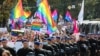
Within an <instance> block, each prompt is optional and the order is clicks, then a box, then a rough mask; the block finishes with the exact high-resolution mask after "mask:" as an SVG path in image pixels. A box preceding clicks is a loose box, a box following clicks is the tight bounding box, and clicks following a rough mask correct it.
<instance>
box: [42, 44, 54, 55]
mask: <svg viewBox="0 0 100 56" xmlns="http://www.w3.org/2000/svg"><path fill="white" fill-rule="evenodd" d="M43 49H46V50H50V51H51V52H52V56H54V54H55V52H54V48H53V47H52V46H51V45H49V44H48V45H43Z"/></svg>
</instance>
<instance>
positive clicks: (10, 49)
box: [2, 39, 16, 56]
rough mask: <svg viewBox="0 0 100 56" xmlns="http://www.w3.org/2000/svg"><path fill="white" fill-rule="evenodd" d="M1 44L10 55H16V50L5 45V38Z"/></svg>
mask: <svg viewBox="0 0 100 56" xmlns="http://www.w3.org/2000/svg"><path fill="white" fill-rule="evenodd" d="M2 45H3V48H4V49H6V50H8V51H10V53H11V54H12V56H16V52H15V50H14V49H13V48H10V47H8V46H7V39H2Z"/></svg>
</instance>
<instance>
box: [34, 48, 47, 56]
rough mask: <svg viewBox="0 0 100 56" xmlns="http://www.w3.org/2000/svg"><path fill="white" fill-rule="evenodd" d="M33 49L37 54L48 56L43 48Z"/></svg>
mask: <svg viewBox="0 0 100 56" xmlns="http://www.w3.org/2000/svg"><path fill="white" fill-rule="evenodd" d="M33 51H34V53H35V56H39V55H40V54H42V55H43V56H46V53H45V51H43V50H41V49H34V50H33Z"/></svg>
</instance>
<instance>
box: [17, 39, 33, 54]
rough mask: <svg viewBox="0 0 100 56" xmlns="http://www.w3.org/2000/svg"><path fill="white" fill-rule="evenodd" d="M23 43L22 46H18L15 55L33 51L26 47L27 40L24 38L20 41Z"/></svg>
mask: <svg viewBox="0 0 100 56" xmlns="http://www.w3.org/2000/svg"><path fill="white" fill-rule="evenodd" d="M22 43H23V48H20V49H19V50H18V51H17V55H18V56H27V54H28V53H29V52H33V51H32V50H31V49H29V48H28V40H26V39H24V40H23V41H22Z"/></svg>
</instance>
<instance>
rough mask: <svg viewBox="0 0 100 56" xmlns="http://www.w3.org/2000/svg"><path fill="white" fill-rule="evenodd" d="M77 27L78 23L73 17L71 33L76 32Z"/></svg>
mask: <svg viewBox="0 0 100 56" xmlns="http://www.w3.org/2000/svg"><path fill="white" fill-rule="evenodd" d="M78 32H79V29H78V25H77V21H76V20H75V19H74V20H73V33H78Z"/></svg>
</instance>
